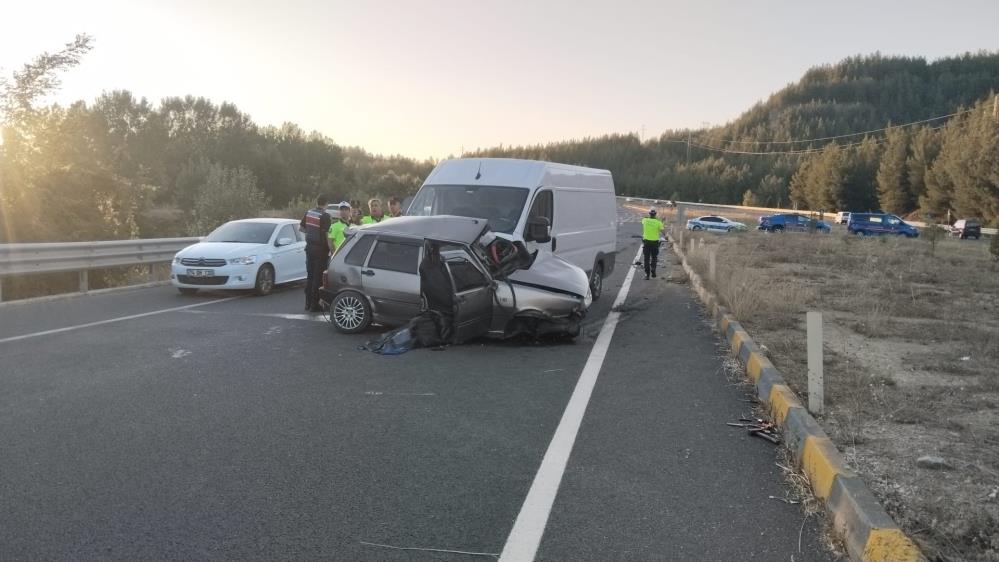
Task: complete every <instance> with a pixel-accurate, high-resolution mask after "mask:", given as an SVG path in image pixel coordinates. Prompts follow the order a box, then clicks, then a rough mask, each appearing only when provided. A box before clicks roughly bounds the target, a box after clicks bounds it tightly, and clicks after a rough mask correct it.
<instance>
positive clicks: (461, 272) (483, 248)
mask: <svg viewBox="0 0 999 562" xmlns="http://www.w3.org/2000/svg"><path fill="white" fill-rule="evenodd" d="M539 228H542V227H539ZM535 234H538V235H540V234H541V233H540V232H536V233H535ZM514 272H517V275H516V277H515V278H514V276H513V275H512V274H513V273H514ZM589 284H590V280H589V278H588V276H587V275H586V272H584V271H583V270H582V269H581V268H579V267H577V266H575V265H573V264H571V263H569V262H568V261H566V260H564V259H562V258H560V257H559V256H557V255H554V254H551V253H544V254H539V253H538V252H536V251H534V252H531V251H529V250H528V248H527V246H526V245H525V243H524V242H523V241H522V240H519V239H517V237H516V236H510V235H503V234H502V233H494V232H492V230H491V229H490V227H489V224H488V223H487V221H486V220H484V219H476V218H469V217H457V216H420V217H399V218H396V219H393V220H391V221H386V222H383V223H377V224H371V225H365V226H362V227H359V228H356V229H354V230H353V232H352V235H351V236H350V238H349V239H348V240H347V241H346V242H344V245H343V246H342V247H341V249H340V250H339V251H338V252H337V253H336V254H335V255H334V256H333V258H332V259H331V261H330V264H329V268H328V269H327V271H326V274H325V276H324V283H323V288H322V290H321V294H322V298H323V300H324V301H325V302H326V303H328V304H329V307H330V322H331V323H332V324H333V326H334V327H335V328H336V329H337V330H338V331H340V332H345V333H358V332H362V331H364V330H365V329H367V328H368V327H369V326H370V325H371V324H373V323H374V324H380V325H383V326H396V325H402V324H405V323H406V322H408V321H409V320H410V319H412V318H414V317H416V316H418V315H419V314H421V313H422V312H425V311H427V310H434V311H436V312H438V313H441V314H442V315H444V316H445V317H446V318H447V322H448V323H449V326H448V327H449V328H450V333H451V334H453V337H450V338H449V340H450V341H452V342H455V343H460V342H462V341H467V340H470V339H474V338H477V337H481V336H486V337H492V338H508V337H512V336H515V335H518V334H529V335H534V336H539V335H543V334H550V333H554V334H565V335H568V336H575V335H577V334H578V333H579V327H580V323H581V321H582V319H583V317H584V316H585V313H586V310H587V308H588V307H589V305H590V303H591V302H592V296H591V293H590V289H589Z"/></svg>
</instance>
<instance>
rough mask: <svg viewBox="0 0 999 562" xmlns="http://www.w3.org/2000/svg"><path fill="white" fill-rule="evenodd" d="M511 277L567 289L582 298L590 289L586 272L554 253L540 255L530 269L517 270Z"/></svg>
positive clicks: (516, 280) (540, 285)
mask: <svg viewBox="0 0 999 562" xmlns="http://www.w3.org/2000/svg"><path fill="white" fill-rule="evenodd" d="M509 279H510V280H511V281H513V282H514V283H527V284H529V285H534V286H537V287H543V288H549V289H554V290H557V291H565V292H568V293H572V294H574V295H578V296H579V297H580V298H586V294H587V292H588V291H589V290H590V280H589V279H588V278H587V277H586V272H585V271H583V270H582V269H580V268H578V267H576V266H575V265H572V264H571V263H569V262H567V261H565V260H564V259H562V258H560V257H558V256H556V255H554V254H541V255H539V256H538V257H537V259H536V260H534V264H533V265H531V268H530V269H520V270H517V271H515V272H513V273H512V274H510V277H509Z"/></svg>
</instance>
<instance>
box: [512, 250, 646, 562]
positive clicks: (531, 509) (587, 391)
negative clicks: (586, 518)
mask: <svg viewBox="0 0 999 562" xmlns="http://www.w3.org/2000/svg"><path fill="white" fill-rule="evenodd" d="M641 254H642V248H641V247H639V248H638V254H637V255H636V256H635V259H638V257H639V256H641ZM634 276H635V269H634V268H628V275H627V276H625V278H624V284H623V285H621V290H620V291H618V293H617V298H616V299H615V300H614V305H613V306H612V307H611V312H610V313H609V314H608V315H607V318H606V319H605V320H604V325H603V327H602V328H600V334H599V335H598V336H597V341H596V342H595V343H594V344H593V349H592V350H590V356H589V358H588V359H587V360H586V365H585V366H584V367H583V372H582V373H581V374H580V375H579V381H577V382H576V388H575V390H573V391H572V397H570V398H569V404H568V405H567V406H566V407H565V411H564V412H563V413H562V419H561V420H560V421H559V422H558V428H556V429H555V435H554V436H552V440H551V443H549V444H548V450H547V451H545V457H544V459H542V460H541V467H540V468H538V473H537V474H535V475H534V482H533V483H532V484H531V489H530V491H528V492H527V498H525V499H524V505H523V506H521V508H520V513H519V514H517V521H516V522H514V524H513V530H512V531H510V535H509V536H508V537H507V538H506V544H505V545H504V546H503V553H502V554H501V555H500V562H529V561H533V560H534V557H535V556H536V555H537V552H538V546H539V545H540V544H541V537H542V536H543V535H544V533H545V526H546V525H547V524H548V516H549V515H550V514H551V510H552V504H554V503H555V495H556V494H557V493H558V488H559V485H560V484H561V483H562V475H563V474H565V467H566V464H568V462H569V455H570V453H572V447H573V445H574V444H575V442H576V435H577V434H578V433H579V426H580V424H582V422H583V414H585V413H586V406H587V404H589V402H590V396H591V395H592V394H593V387H594V386H596V384H597V375H599V374H600V368H601V366H603V363H604V358H605V357H606V356H607V349H608V348H610V343H611V338H613V337H614V330H615V328H617V322H618V320H619V319H620V317H621V313H620V312H615V310H616V309H617V308H618V307H620V306H621V305H622V304H624V301H625V299H626V298H628V291H629V290H630V288H631V280H632V278H633V277H634Z"/></svg>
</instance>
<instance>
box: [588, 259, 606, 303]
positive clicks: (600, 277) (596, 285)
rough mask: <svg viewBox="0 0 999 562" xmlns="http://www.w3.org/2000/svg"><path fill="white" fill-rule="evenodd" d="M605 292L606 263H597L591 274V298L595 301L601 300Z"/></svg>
mask: <svg viewBox="0 0 999 562" xmlns="http://www.w3.org/2000/svg"><path fill="white" fill-rule="evenodd" d="M603 292H604V262H597V265H595V266H593V272H592V273H590V296H591V297H593V300H597V299H599V298H600V295H601V294H603Z"/></svg>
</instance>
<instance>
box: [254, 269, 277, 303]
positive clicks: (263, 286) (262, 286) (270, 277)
mask: <svg viewBox="0 0 999 562" xmlns="http://www.w3.org/2000/svg"><path fill="white" fill-rule="evenodd" d="M273 290H274V267H273V266H272V265H271V264H269V263H265V264H264V265H262V266H260V269H258V270H257V281H256V282H255V283H254V284H253V293H254V294H256V295H257V296H258V297H265V296H267V295H269V294H271V291H273Z"/></svg>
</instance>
